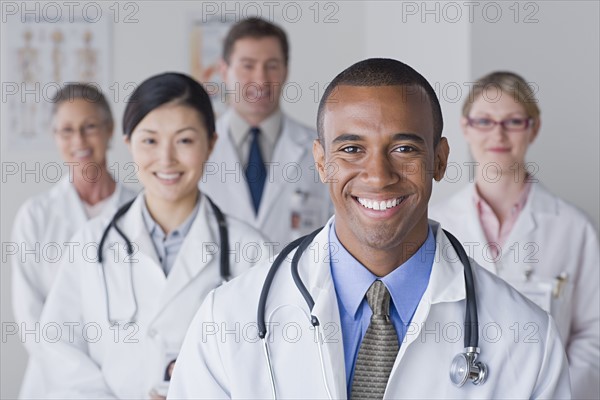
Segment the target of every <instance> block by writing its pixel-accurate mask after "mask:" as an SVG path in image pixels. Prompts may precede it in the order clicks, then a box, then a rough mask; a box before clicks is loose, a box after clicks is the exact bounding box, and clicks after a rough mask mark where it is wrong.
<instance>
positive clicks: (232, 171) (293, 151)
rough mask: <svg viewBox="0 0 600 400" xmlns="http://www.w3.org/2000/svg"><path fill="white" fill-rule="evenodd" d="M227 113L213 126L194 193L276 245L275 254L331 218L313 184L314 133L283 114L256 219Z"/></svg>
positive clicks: (321, 189) (325, 197) (322, 189)
mask: <svg viewBox="0 0 600 400" xmlns="http://www.w3.org/2000/svg"><path fill="white" fill-rule="evenodd" d="M232 112H233V111H231V110H229V111H227V112H226V113H225V114H223V116H221V118H219V119H218V121H217V127H216V129H217V133H218V134H219V139H218V140H217V142H216V144H215V148H214V150H213V152H212V154H211V156H210V159H209V161H208V162H207V163H206V165H205V169H204V176H203V178H202V180H201V181H200V190H202V191H204V192H205V193H206V194H207V195H208V196H210V197H211V198H212V199H214V201H215V203H217V204H219V206H221V207H222V209H223V211H224V212H226V213H228V214H230V215H233V216H235V217H237V218H239V219H241V220H242V221H245V222H247V223H248V224H250V225H251V226H253V227H255V228H256V229H258V230H259V231H261V232H262V233H263V234H264V235H265V236H266V237H267V239H269V240H271V241H273V242H277V243H279V244H278V245H276V246H275V249H276V250H281V248H282V247H283V245H285V244H287V243H289V242H290V241H292V240H293V239H295V238H297V237H299V236H302V235H305V234H307V233H310V232H312V231H313V230H315V229H317V228H319V227H320V226H323V225H325V223H326V222H327V219H328V218H329V216H330V215H331V211H332V209H331V202H330V200H329V194H328V189H327V185H324V184H323V183H321V181H320V180H319V175H318V172H317V169H316V167H315V162H314V159H313V155H312V146H313V141H314V139H316V138H317V133H316V132H315V131H314V130H311V129H308V128H306V127H304V126H302V125H300V124H299V123H298V122H296V121H294V120H292V119H291V118H290V117H288V116H286V115H285V114H284V115H283V120H282V125H283V126H282V131H281V134H280V136H279V139H278V140H277V144H276V145H275V149H274V151H273V157H272V161H271V163H270V164H268V165H267V181H266V183H265V187H264V191H263V195H262V199H261V203H260V207H259V210H258V215H256V214H255V212H254V206H253V205H252V197H251V195H250V189H249V188H248V184H247V182H246V178H245V175H244V166H243V164H242V163H241V161H240V160H239V157H238V153H237V151H236V148H235V144H234V143H233V141H232V139H231V136H230V133H229V121H230V119H231V113H232ZM293 216H294V218H293ZM292 221H294V222H295V224H296V227H294V226H293V222H292Z"/></svg>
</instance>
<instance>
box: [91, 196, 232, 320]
mask: <svg viewBox="0 0 600 400" xmlns="http://www.w3.org/2000/svg"><path fill="white" fill-rule="evenodd" d="M204 197H205V198H206V199H207V200H208V202H209V204H210V206H211V207H212V209H213V212H214V213H215V217H216V218H217V224H218V226H219V240H220V242H221V243H220V244H221V246H220V253H221V258H220V266H219V267H220V274H221V279H222V280H223V282H227V281H228V280H229V279H230V277H231V276H230V268H229V232H228V230H227V222H226V221H225V215H223V212H222V211H221V210H220V209H219V207H217V205H216V204H215V203H213V201H212V200H211V199H210V198H209V197H208V196H204ZM134 201H135V199H133V200H131V201H129V202H128V203H125V204H124V205H123V206H121V208H119V210H117V212H116V213H115V215H114V216H113V218H112V219H111V220H110V222H109V224H108V225H107V227H106V228H105V229H104V232H103V233H102V237H101V239H100V242H99V244H98V263H99V264H100V269H101V271H102V278H103V280H104V294H105V298H106V314H107V318H108V322H109V324H110V325H114V324H118V323H119V322H118V321H117V320H115V319H112V318H111V314H110V296H109V295H108V282H107V280H106V271H105V270H104V257H103V255H102V249H103V248H104V243H105V242H106V239H107V237H108V233H109V232H110V230H111V228H114V229H115V231H117V233H118V234H119V236H121V238H122V239H123V240H124V241H125V245H126V248H127V256H128V259H129V282H130V283H131V296H132V298H133V304H134V310H133V314H132V315H131V317H130V318H129V321H128V322H127V323H134V322H136V319H137V313H138V302H137V296H136V294H135V287H134V284H133V265H132V261H131V258H132V256H133V244H132V243H131V240H129V238H128V237H127V235H125V233H124V232H123V231H122V230H121V228H119V226H118V225H117V222H118V221H119V219H120V218H121V217H122V216H123V215H125V213H127V211H129V209H130V208H131V205H132V204H133V203H134Z"/></svg>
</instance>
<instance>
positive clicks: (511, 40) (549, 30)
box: [470, 1, 600, 227]
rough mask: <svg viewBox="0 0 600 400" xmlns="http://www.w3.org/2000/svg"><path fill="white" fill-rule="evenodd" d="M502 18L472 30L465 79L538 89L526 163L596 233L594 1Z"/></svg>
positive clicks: (598, 133) (597, 40) (598, 95)
mask: <svg viewBox="0 0 600 400" xmlns="http://www.w3.org/2000/svg"><path fill="white" fill-rule="evenodd" d="M511 4H512V3H511ZM504 11H505V12H506V15H507V18H503V19H501V20H500V21H499V22H498V23H486V22H482V21H480V22H479V23H476V24H474V25H473V35H472V51H473V55H474V57H473V59H472V60H471V69H472V76H470V78H473V80H475V79H477V78H479V77H480V76H482V75H484V74H487V73H488V72H490V71H493V70H498V69H508V70H513V71H515V72H517V73H519V74H521V75H522V76H523V77H525V79H526V80H527V81H528V82H530V83H531V84H532V85H533V86H534V87H537V88H538V89H539V91H538V92H537V97H538V100H539V103H538V105H539V107H540V109H541V111H542V115H541V118H542V127H541V131H540V134H539V136H538V138H537V139H536V142H534V144H533V146H532V147H531V150H530V152H529V154H528V157H527V158H528V161H529V162H531V163H535V164H537V166H538V167H539V170H538V173H537V176H538V178H539V179H540V181H541V182H542V183H543V184H544V185H546V186H547V187H548V188H549V189H550V190H551V191H552V192H554V193H556V194H557V195H559V196H561V197H562V198H564V199H566V200H568V201H570V202H572V203H574V204H576V205H577V206H579V207H580V208H581V209H583V210H584V211H585V212H586V213H587V214H588V215H589V216H590V217H591V219H592V220H593V221H594V222H595V223H596V227H597V226H598V221H600V209H599V207H600V206H599V202H598V199H599V196H600V157H599V156H598V151H600V112H599V110H600V89H599V88H600V24H599V23H598V18H599V15H600V2H597V1H571V2H559V1H556V2H555V1H548V2H532V3H531V5H530V6H528V8H527V9H524V7H523V5H521V7H520V13H519V21H520V22H519V23H514V22H513V21H514V20H513V18H514V17H515V12H514V11H513V10H512V9H511V10H509V9H508V7H504ZM532 13H535V15H532ZM490 14H491V11H490ZM528 15H531V17H530V18H527V16H528ZM524 20H529V23H524V22H523V21H524ZM534 20H537V22H536V21H534Z"/></svg>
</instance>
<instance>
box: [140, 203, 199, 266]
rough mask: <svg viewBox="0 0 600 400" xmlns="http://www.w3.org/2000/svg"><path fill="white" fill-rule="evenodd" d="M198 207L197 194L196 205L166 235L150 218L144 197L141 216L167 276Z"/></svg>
mask: <svg viewBox="0 0 600 400" xmlns="http://www.w3.org/2000/svg"><path fill="white" fill-rule="evenodd" d="M199 209H200V196H198V201H196V206H195V207H194V209H193V210H192V212H191V214H190V215H189V216H188V217H187V218H186V220H185V221H183V223H182V224H181V225H179V226H178V227H177V228H176V229H174V230H173V231H171V232H169V234H168V235H165V232H164V231H163V230H162V228H161V227H160V225H158V224H157V223H156V221H155V220H154V218H152V216H151V215H150V211H149V210H148V207H147V206H146V199H145V198H144V201H143V203H142V216H143V217H144V224H145V225H146V229H147V230H148V233H149V234H150V237H151V238H152V243H153V244H154V249H155V250H156V254H157V255H158V260H159V261H160V264H161V266H162V269H163V271H164V272H165V276H168V275H169V272H171V269H172V268H173V265H174V264H175V259H176V258H177V255H178V254H179V249H181V246H182V245H183V241H184V240H185V237H186V236H187V234H188V232H189V231H190V229H191V227H192V224H193V223H194V220H195V219H196V216H197V215H198V210H199Z"/></svg>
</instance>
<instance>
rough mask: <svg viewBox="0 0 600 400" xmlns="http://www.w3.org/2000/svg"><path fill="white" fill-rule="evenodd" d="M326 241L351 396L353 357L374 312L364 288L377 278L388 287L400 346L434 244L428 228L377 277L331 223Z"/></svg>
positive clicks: (425, 279)
mask: <svg viewBox="0 0 600 400" xmlns="http://www.w3.org/2000/svg"><path fill="white" fill-rule="evenodd" d="M329 242H330V244H331V245H330V246H329V249H330V250H329V252H330V260H331V263H330V264H331V275H332V278H333V285H334V287H335V292H336V296H337V301H338V306H339V310H340V320H341V323H342V340H343V344H344V361H345V365H346V386H347V389H348V396H350V390H351V387H352V378H353V376H354V364H355V362H356V356H357V355H358V349H359V346H360V343H361V341H362V338H363V336H364V335H365V333H366V331H367V328H368V326H369V322H370V321H371V315H372V314H373V312H372V311H371V308H370V307H369V304H368V303H367V300H366V298H365V295H366V293H367V290H368V289H369V287H370V286H371V284H373V282H374V281H375V280H377V279H380V280H381V281H382V282H383V283H384V284H385V286H386V288H387V289H388V290H389V292H390V295H391V304H390V318H391V320H392V324H393V325H394V328H396V332H397V334H398V342H399V345H400V346H402V341H403V340H404V336H405V335H406V331H407V329H408V326H409V324H410V321H411V320H412V317H413V315H414V313H415V310H416V309H417V306H418V305H419V302H420V301H421V297H422V296H423V293H424V292H425V289H427V285H428V284H429V275H430V274H431V268H432V266H433V259H434V257H435V247H436V243H435V239H434V236H433V232H432V230H431V227H429V229H428V233H427V239H426V240H425V242H424V243H423V245H421V247H420V248H419V249H418V250H417V252H416V253H415V254H413V256H412V257H411V258H410V259H408V260H407V261H406V262H405V263H404V264H402V265H400V266H399V267H398V268H396V269H395V270H393V271H392V272H390V273H389V274H388V275H386V276H384V277H382V278H379V277H377V276H376V275H374V274H373V273H371V271H369V270H368V269H367V268H366V267H364V266H363V265H362V264H361V263H360V262H359V261H358V260H356V259H355V258H354V257H353V256H352V255H351V254H350V253H349V252H348V250H346V249H345V248H344V246H343V245H342V244H341V243H340V241H339V239H338V237H337V234H336V233H335V225H334V224H331V228H330V230H329Z"/></svg>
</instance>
